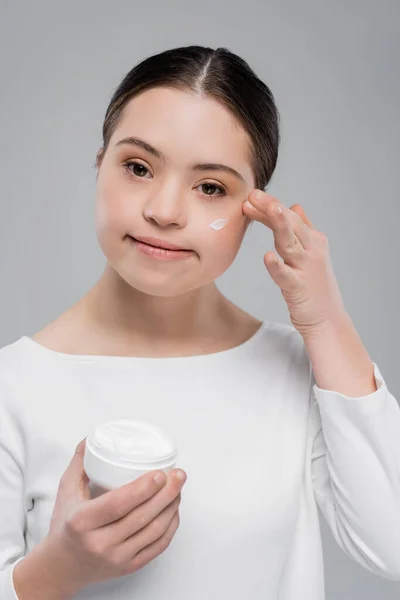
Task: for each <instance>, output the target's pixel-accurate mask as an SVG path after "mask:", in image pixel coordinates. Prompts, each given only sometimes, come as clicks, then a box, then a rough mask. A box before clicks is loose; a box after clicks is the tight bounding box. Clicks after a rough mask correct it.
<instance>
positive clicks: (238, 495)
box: [0, 46, 400, 600]
mask: <svg viewBox="0 0 400 600" xmlns="http://www.w3.org/2000/svg"><path fill="white" fill-rule="evenodd" d="M278 145H279V115H278V110H277V108H276V106H275V102H274V98H273V95H272V93H271V91H270V90H269V88H268V87H267V86H266V85H265V84H264V83H263V82H262V81H260V80H259V79H258V77H257V76H256V74H255V73H254V72H253V71H252V70H251V68H250V67H249V65H248V64H247V63H246V62H245V61H244V60H242V59H241V58H239V57H238V56H236V55H235V54H233V53H231V52H230V51H228V50H227V49H224V48H218V49H216V50H214V49H211V48H205V47H200V46H188V47H183V48H176V49H172V50H169V51H166V52H162V53H161V54H158V55H155V56H151V57H149V58H148V59H147V60H144V61H143V62H141V63H140V64H138V65H137V66H135V67H134V68H133V69H132V70H131V71H130V72H129V73H128V74H127V75H126V77H125V78H124V80H123V81H122V83H121V84H120V86H119V87H118V88H117V89H116V91H115V93H114V95H113V97H112V99H111V102H110V105H109V107H108V109H107V113H106V116H105V121H104V126H103V146H102V148H101V149H100V151H99V152H98V155H97V211H96V231H97V236H98V240H99V243H100V246H101V249H102V251H103V252H104V255H105V258H106V267H105V270H104V272H103V274H102V276H101V277H100V280H99V281H98V282H97V283H96V285H95V286H94V287H93V288H92V289H91V290H90V291H89V292H88V293H87V294H86V295H85V296H84V297H83V298H82V299H80V300H79V301H78V302H77V304H75V305H74V306H72V307H71V308H70V309H69V310H67V311H66V312H65V313H64V314H62V315H61V316H59V317H58V318H57V319H56V320H55V321H53V322H51V323H50V324H48V325H47V326H46V327H45V328H44V329H43V330H42V331H39V332H37V333H35V334H34V335H33V336H32V337H29V336H27V335H26V336H23V337H21V338H20V339H17V340H16V341H15V342H13V343H11V344H9V345H7V346H4V347H3V348H2V349H1V350H0V402H1V413H0V516H1V523H0V563H1V568H2V571H1V578H0V582H1V584H0V585H1V587H0V598H2V600H11V599H13V600H14V599H16V598H18V599H19V600H37V599H40V600H50V599H51V600H66V599H70V598H79V599H84V598H85V599H89V598H92V599H96V600H102V599H104V600H105V599H107V600H112V599H117V598H118V599H119V600H122V599H127V600H128V599H129V600H135V599H138V600H139V599H140V600H150V599H151V600H154V599H155V598H160V599H161V598H162V599H163V600H178V599H182V600H183V599H185V600H188V599H190V600H197V599H201V600H204V599H205V598H218V599H222V598H229V599H230V600H238V599H240V600H243V598H251V599H252V600H257V599H260V600H261V599H262V600H267V599H268V600H275V599H277V598H280V599H281V600H294V599H296V600H298V599H299V598H307V600H322V599H323V598H324V574H323V561H322V547H321V536H320V529H319V519H318V508H319V509H320V510H321V511H322V513H323V515H324V517H325V518H326V520H327V522H328V524H329V526H330V528H331V530H332V533H333V536H334V538H335V539H336V541H337V543H338V544H339V545H340V546H341V548H342V549H343V550H344V552H346V554H347V555H348V556H350V557H351V558H352V559H354V560H355V561H357V562H358V563H359V564H360V565H362V566H363V567H365V568H366V569H368V570H369V571H371V572H373V573H375V574H376V575H378V576H381V577H384V578H386V579H390V580H397V581H399V580H400V409H399V406H398V404H397V402H396V400H395V398H394V396H393V395H392V394H391V393H390V392H389V390H388V388H387V386H386V384H385V381H384V379H383V377H382V375H381V374H380V371H379V369H378V367H377V365H376V364H375V363H373V362H372V361H371V359H370V358H369V356H368V353H367V351H366V350H365V348H364V346H363V345H362V343H361V340H360V338H359V336H358V335H357V332H356V331H355V329H354V327H353V325H352V323H351V320H350V318H349V316H348V314H347V312H346V310H345V307H344V306H343V301H342V297H341V294H340V291H339V288H338V285H337V281H336V278H335V276H334V273H333V270H332V266H331V262H330V258H329V251H328V243H327V239H326V236H325V235H324V234H322V233H321V232H319V231H317V230H316V229H315V228H314V227H313V225H312V223H311V221H309V219H308V218H307V216H306V215H305V213H304V211H303V209H302V207H301V206H299V205H293V206H292V207H291V208H290V209H289V208H287V207H286V206H285V205H284V204H283V203H281V202H280V201H279V200H277V199H276V198H274V197H272V196H270V195H269V194H267V193H266V192H265V191H264V190H265V189H266V187H267V185H268V183H269V181H270V179H271V177H272V174H273V172H274V169H275V165H276V162H277V155H278ZM257 190H258V191H257ZM254 220H257V221H259V222H261V223H263V224H264V225H265V226H266V227H268V228H270V229H271V230H272V231H273V234H274V242H275V248H276V251H277V252H276V253H275V252H272V251H269V252H267V253H266V254H265V256H264V262H265V266H266V270H267V271H268V273H269V275H270V276H271V277H272V279H273V281H274V282H275V283H276V284H277V285H278V286H279V288H280V290H281V291H282V295H283V298H284V300H285V302H286V304H287V307H288V310H289V315H290V320H291V323H292V325H291V326H289V325H286V324H282V323H273V322H260V321H259V320H258V319H256V318H255V317H253V316H252V315H250V314H248V313H247V312H245V311H244V310H242V309H241V308H239V307H238V306H236V305H235V304H233V303H232V302H231V301H230V300H229V299H228V298H226V297H225V296H224V295H223V294H222V293H221V292H220V291H219V290H218V288H217V286H216V284H215V280H216V278H217V277H219V276H220V275H221V274H222V273H224V271H226V269H227V268H228V267H229V266H230V265H231V264H232V262H233V260H234V259H235V256H236V255H237V252H238V250H239V248H240V245H241V242H242V240H243V236H244V235H245V233H246V230H247V228H248V226H249V223H250V222H252V221H254ZM275 258H278V262H276V261H274V259H275ZM120 417H131V418H134V419H137V420H142V421H146V422H150V423H153V424H155V425H157V426H159V427H161V428H162V429H163V430H164V431H165V432H167V433H168V434H169V435H170V437H171V438H173V440H174V441H175V442H176V444H177V447H178V449H179V468H176V469H173V470H172V471H170V472H168V474H165V473H163V472H162V471H159V470H158V471H156V473H159V474H161V477H160V478H159V479H157V481H155V480H154V479H153V475H154V474H155V473H154V471H152V472H150V473H146V474H145V475H142V476H141V477H140V478H139V479H136V480H135V481H133V482H131V483H129V484H127V485H124V486H122V487H119V488H117V489H114V490H112V491H109V492H106V493H105V494H103V495H102V496H99V497H92V496H91V494H90V490H89V486H88V477H87V475H86V474H85V472H84V469H83V454H84V449H85V437H86V435H87V434H88V432H89V431H90V430H91V429H92V428H93V426H94V425H95V424H97V423H101V422H106V421H108V420H113V419H116V418H120ZM179 475H183V479H182V478H181V477H179ZM186 479H187V481H186ZM179 525H180V527H179V530H178V526H179Z"/></svg>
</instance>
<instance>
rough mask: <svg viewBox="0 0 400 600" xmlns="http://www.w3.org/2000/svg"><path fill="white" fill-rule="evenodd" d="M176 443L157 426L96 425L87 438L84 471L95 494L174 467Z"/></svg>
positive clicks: (123, 421) (140, 423) (128, 423)
mask: <svg viewBox="0 0 400 600" xmlns="http://www.w3.org/2000/svg"><path fill="white" fill-rule="evenodd" d="M176 457H177V448H176V444H175V443H174V442H173V441H172V440H171V439H170V438H169V437H168V436H166V435H165V434H164V432H163V431H162V430H161V429H160V428H159V427H156V426H155V425H152V424H150V423H145V422H144V421H135V420H133V419H118V420H116V421H109V422H107V423H102V424H100V425H97V426H96V427H95V428H94V429H93V430H92V431H91V432H90V434H89V435H88V437H87V438H86V449H85V456H84V469H85V472H86V474H87V476H88V477H89V479H90V481H91V484H92V490H93V491H94V492H95V495H99V493H101V492H104V491H106V490H111V489H114V488H117V487H120V486H121V485H124V484H126V483H129V482H130V481H133V480H134V479H137V478H138V477H140V476H141V475H143V474H144V473H146V472H147V471H151V470H163V471H165V472H166V473H167V472H168V471H170V470H171V469H173V468H175V464H176Z"/></svg>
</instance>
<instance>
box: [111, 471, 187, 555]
mask: <svg viewBox="0 0 400 600" xmlns="http://www.w3.org/2000/svg"><path fill="white" fill-rule="evenodd" d="M183 484H184V482H182V481H179V483H178V484H177V483H176V480H175V477H174V478H173V482H172V483H171V484H168V485H166V486H165V487H164V489H163V490H162V491H161V492H160V493H158V494H155V495H154V497H152V498H150V499H149V500H148V501H147V502H143V503H142V504H141V505H140V506H138V507H137V508H135V509H134V510H132V511H131V512H129V513H128V514H127V515H126V516H125V517H124V518H123V519H120V520H119V521H116V522H113V523H110V524H109V525H106V526H105V527H103V528H102V531H103V532H104V533H105V534H106V535H107V533H108V534H109V536H110V537H112V539H113V540H115V541H116V543H120V542H122V541H123V540H125V539H127V538H128V537H130V536H132V535H134V534H136V533H137V532H138V531H140V530H142V529H143V528H147V526H148V525H149V524H151V523H152V522H153V521H154V519H157V518H158V516H159V515H160V514H162V513H163V511H165V510H166V509H167V508H168V507H172V506H174V503H176V502H178V503H179V502H180V498H181V490H182V487H183ZM160 535H161V534H160ZM147 537H148V534H147Z"/></svg>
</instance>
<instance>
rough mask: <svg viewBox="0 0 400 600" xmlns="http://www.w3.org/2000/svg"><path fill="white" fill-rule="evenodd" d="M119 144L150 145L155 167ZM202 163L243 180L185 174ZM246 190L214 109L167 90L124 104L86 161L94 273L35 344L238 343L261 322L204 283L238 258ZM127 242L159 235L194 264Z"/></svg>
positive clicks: (224, 114)
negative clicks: (98, 268) (91, 169)
mask: <svg viewBox="0 0 400 600" xmlns="http://www.w3.org/2000/svg"><path fill="white" fill-rule="evenodd" d="M129 136H135V137H138V138H141V139H143V140H145V141H146V142H148V143H150V144H151V145H152V146H154V147H156V148H157V149H158V150H159V151H161V152H162V153H163V154H164V155H165V157H166V159H165V162H164V161H162V160H160V159H158V158H155V157H154V156H153V155H152V154H150V153H149V152H148V151H146V150H144V149H142V148H140V147H138V146H134V145H131V144H123V145H118V142H119V141H120V140H122V139H124V138H126V137H129ZM127 161H135V162H137V163H139V165H132V164H131V165H130V166H129V165H127V164H126V163H127ZM210 162H213V163H223V164H225V165H228V166H230V167H232V168H234V169H235V170H236V171H238V172H239V173H240V174H241V175H242V177H243V180H240V179H237V178H236V177H235V176H234V175H231V174H230V173H226V172H224V171H221V170H218V171H212V170H207V171H192V170H189V165H191V164H194V163H210ZM254 185H255V182H254V175H253V171H252V168H251V164H250V138H249V136H248V134H247V133H246V132H245V131H244V130H243V128H242V127H240V126H239V125H238V123H237V122H236V121H235V120H234V118H233V116H232V114H231V113H230V112H229V111H228V110H227V109H226V108H225V107H223V106H222V105H221V104H220V103H218V102H216V101H215V100H213V99H210V98H207V97H204V96H199V95H195V94H192V93H186V92H182V91H178V90H174V89H169V88H154V89H151V90H147V91H146V92H143V93H142V94H140V95H138V96H137V97H135V98H133V99H132V100H131V101H130V102H129V104H128V105H127V106H126V109H125V111H124V115H123V118H122V119H121V120H120V122H119V124H118V126H117V127H116V129H115V130H114V132H113V135H112V137H111V139H110V143H109V145H108V147H107V149H106V151H104V149H102V148H100V149H99V152H98V155H97V190H96V212H95V227H96V233H97V238H98V241H99V244H100V247H101V249H102V251H103V253H104V255H105V257H106V260H107V262H106V267H105V270H104V272H103V274H102V276H101V278H100V279H99V281H98V282H97V283H96V284H95V286H94V287H93V288H92V289H91V290H90V291H89V292H88V293H87V294H86V295H85V296H84V297H83V298H82V299H81V300H80V301H79V302H78V303H77V304H76V305H75V306H73V307H71V309H69V310H68V311H67V312H66V313H64V314H63V315H61V317H59V318H58V319H57V320H56V321H54V322H53V323H51V324H50V325H48V326H47V327H46V328H45V329H44V330H42V331H41V332H39V333H37V334H36V335H35V336H33V337H34V339H35V340H36V341H38V342H40V343H42V344H43V345H46V346H47V347H49V348H51V349H54V350H57V351H61V352H69V353H78V354H115V355H121V356H123V355H140V356H175V355H179V356H184V355H192V354H199V353H208V352H214V351H218V350H223V349H225V348H229V347H232V346H236V345H238V344H240V343H241V342H243V341H245V340H246V339H248V338H249V337H250V336H251V335H253V334H254V333H255V331H256V330H257V329H258V327H259V326H260V321H259V320H258V319H255V318H254V317H252V316H251V315H249V314H248V313H246V312H245V311H243V310H241V309H240V308H239V307H237V306H235V305H234V304H233V303H232V302H230V301H229V300H228V299H227V298H225V297H224V296H223V294H221V292H220V291H219V290H218V289H217V287H216V285H215V283H214V280H215V279H216V278H218V277H219V276H220V275H222V274H223V273H224V272H225V271H226V270H227V269H228V268H229V266H230V265H231V264H232V262H233V261H234V259H235V257H236V255H237V253H238V251H239V249H240V245H241V243H242V240H243V237H244V235H245V232H246V230H247V227H248V225H249V223H250V222H251V219H250V218H249V217H248V216H246V215H245V214H244V212H243V210H242V207H243V203H244V201H245V200H246V199H247V197H248V195H249V193H250V191H251V190H253V189H254ZM224 188H225V194H222V193H221V192H222V190H223V189H224ZM149 213H151V216H148V215H149ZM220 218H224V219H228V223H227V224H226V225H225V227H224V228H222V229H220V230H219V231H215V230H213V229H212V228H210V227H209V225H210V223H212V222H213V221H215V220H217V219H220ZM128 235H132V236H133V237H135V236H153V237H158V238H161V239H163V240H165V241H169V242H172V243H175V244H178V245H181V246H184V247H185V248H188V249H191V250H193V255H192V256H190V257H189V258H187V259H185V260H180V261H158V260H155V259H152V258H149V257H147V256H144V255H143V254H142V253H141V252H139V251H138V250H137V248H135V247H134V246H133V245H132V242H131V241H130V239H129V238H128V237H127V236H128Z"/></svg>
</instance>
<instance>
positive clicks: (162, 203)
mask: <svg viewBox="0 0 400 600" xmlns="http://www.w3.org/2000/svg"><path fill="white" fill-rule="evenodd" d="M143 217H144V219H145V220H146V221H154V222H155V223H157V225H159V226H160V227H163V228H165V227H168V226H169V225H174V226H176V227H179V228H181V227H184V226H185V225H186V212H185V206H184V198H183V193H182V190H180V191H179V190H178V189H177V186H174V187H172V186H170V188H167V187H166V186H163V187H162V188H159V189H158V190H157V192H155V194H154V196H153V197H152V198H151V200H149V201H148V202H147V203H146V205H145V207H144V209H143Z"/></svg>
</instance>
